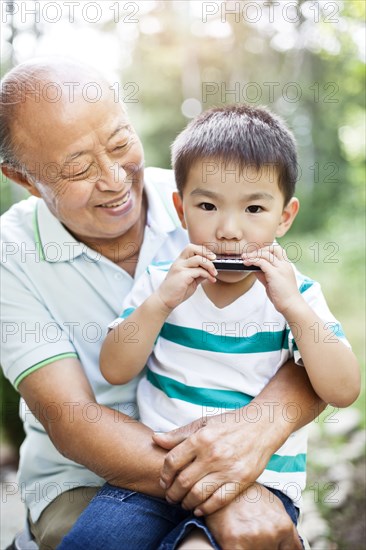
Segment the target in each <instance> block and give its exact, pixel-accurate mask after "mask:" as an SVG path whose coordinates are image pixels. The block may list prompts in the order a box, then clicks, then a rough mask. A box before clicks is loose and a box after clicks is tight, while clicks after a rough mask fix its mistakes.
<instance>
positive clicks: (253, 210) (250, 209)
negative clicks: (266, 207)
mask: <svg viewBox="0 0 366 550" xmlns="http://www.w3.org/2000/svg"><path fill="white" fill-rule="evenodd" d="M262 210H263V208H262V207H261V206H259V205H258V204H252V205H251V206H248V208H247V211H248V212H250V213H251V214H258V213H259V212H262Z"/></svg>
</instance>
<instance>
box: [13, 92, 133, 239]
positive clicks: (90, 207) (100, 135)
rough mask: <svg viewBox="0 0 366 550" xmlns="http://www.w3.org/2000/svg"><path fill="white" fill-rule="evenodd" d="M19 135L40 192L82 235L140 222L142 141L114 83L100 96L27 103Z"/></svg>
mask: <svg viewBox="0 0 366 550" xmlns="http://www.w3.org/2000/svg"><path fill="white" fill-rule="evenodd" d="M13 137H14V139H15V143H16V145H18V147H19V149H20V151H21V157H20V160H21V161H22V162H23V163H24V164H25V166H26V169H27V170H28V173H30V174H32V176H33V177H34V178H35V180H36V183H35V187H36V189H34V194H39V195H41V197H42V198H43V199H44V201H45V202H46V204H47V206H48V207H49V209H50V210H51V212H52V213H53V214H54V215H55V216H56V217H57V218H58V219H59V220H60V221H61V222H62V223H63V224H64V225H65V226H66V227H67V228H68V229H69V230H70V231H71V233H73V234H74V235H75V236H76V237H77V238H79V239H80V240H84V239H85V240H90V239H95V240H96V241H98V240H105V239H106V240H108V239H114V238H118V237H119V236H121V235H123V234H125V233H126V232H128V231H129V230H130V229H131V228H133V227H134V225H135V224H136V223H138V222H139V220H140V217H141V205H142V192H143V151H142V146H141V143H140V141H139V139H138V137H137V135H136V133H135V132H134V130H133V128H132V127H131V126H130V124H129V122H128V119H127V116H126V114H125V112H124V111H123V109H122V106H121V104H120V103H117V102H115V101H114V99H113V95H112V93H111V92H110V91H109V90H104V91H103V95H102V97H101V99H100V100H99V101H97V102H95V103H91V102H88V101H86V100H85V99H84V98H83V97H81V96H77V97H75V99H74V101H73V102H66V101H60V102H57V103H50V102H46V101H43V102H41V103H38V104H37V103H34V102H27V103H26V104H25V105H24V106H23V108H22V109H21V112H20V114H19V117H18V122H17V123H16V124H15V125H14V128H13ZM37 190H38V193H37ZM31 192H33V190H32V189H31Z"/></svg>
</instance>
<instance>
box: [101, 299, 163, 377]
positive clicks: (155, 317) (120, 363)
mask: <svg viewBox="0 0 366 550" xmlns="http://www.w3.org/2000/svg"><path fill="white" fill-rule="evenodd" d="M170 311H171V310H169V309H168V308H167V307H166V306H165V304H164V303H163V302H162V301H161V299H160V298H159V294H158V293H156V292H154V293H153V294H152V295H151V296H150V297H149V298H147V299H146V300H145V302H144V303H143V304H141V306H140V307H138V308H137V309H135V311H134V312H133V313H131V315H130V316H129V317H128V318H127V319H125V320H124V321H123V322H122V323H119V324H118V325H117V326H116V327H115V328H114V329H113V330H111V331H110V332H109V333H108V335H107V337H106V339H105V340H104V342H103V345H102V349H101V352H100V370H101V371H102V374H103V376H104V378H105V379H106V380H107V381H108V382H109V383H110V384H126V383H127V382H129V381H130V380H131V379H132V378H134V377H135V376H137V375H138V374H139V373H140V372H141V371H142V369H143V368H144V366H145V365H146V361H147V359H148V357H149V355H150V353H151V350H152V349H153V347H154V342H155V340H156V338H157V336H158V334H159V332H160V330H161V327H162V326H163V324H164V321H165V319H166V318H167V317H168V315H169V313H170ZM131 328H132V329H133V330H132V333H131V330H130V329H131Z"/></svg>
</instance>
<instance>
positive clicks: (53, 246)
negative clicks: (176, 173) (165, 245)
mask: <svg viewBox="0 0 366 550" xmlns="http://www.w3.org/2000/svg"><path fill="white" fill-rule="evenodd" d="M158 186H159V182H150V181H148V180H147V181H146V180H145V185H144V189H145V193H146V196H147V203H148V211H147V230H148V232H151V233H153V234H155V235H156V236H157V237H160V239H159V241H160V243H159V244H161V242H162V241H163V240H165V238H166V237H167V234H168V233H171V232H172V231H174V230H175V229H177V227H179V226H180V223H179V220H178V217H177V215H176V213H175V210H174V207H173V201H172V200H171V197H169V196H168V195H166V194H164V189H161V191H159V190H158ZM170 201H171V202H170ZM34 239H35V243H36V247H37V249H38V252H39V256H40V259H41V260H43V261H47V262H51V263H56V262H69V261H72V260H74V259H75V258H77V257H78V256H80V255H81V254H83V253H86V254H87V251H88V250H89V248H88V246H87V245H85V244H84V243H81V242H79V241H77V240H76V239H75V238H74V237H73V236H72V235H71V233H69V231H68V230H67V229H66V228H65V227H64V226H63V225H62V223H61V222H60V221H59V220H58V219H57V218H56V217H55V216H54V215H53V214H52V213H51V212H50V210H49V209H48V207H47V206H46V203H45V202H44V201H43V199H39V200H37V203H36V207H35V213H34ZM144 248H145V247H144Z"/></svg>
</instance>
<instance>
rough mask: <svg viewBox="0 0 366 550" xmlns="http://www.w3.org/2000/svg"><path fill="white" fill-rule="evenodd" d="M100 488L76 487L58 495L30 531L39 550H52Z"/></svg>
mask: <svg viewBox="0 0 366 550" xmlns="http://www.w3.org/2000/svg"><path fill="white" fill-rule="evenodd" d="M99 489H100V487H78V488H77V489H71V490H70V491H66V492H65V493H62V494H61V495H59V496H58V497H57V498H55V500H53V501H52V502H51V503H50V504H49V505H48V506H47V508H45V509H44V510H43V512H42V514H41V516H40V517H39V519H38V520H37V521H36V522H35V523H33V522H32V520H31V519H29V523H30V529H31V532H32V535H33V536H34V538H35V541H36V542H37V544H38V546H39V548H40V550H54V549H55V548H57V546H58V545H59V544H60V542H61V540H62V539H63V537H64V536H65V535H66V534H67V533H68V532H69V531H70V529H71V527H72V526H73V525H74V523H75V522H76V520H77V519H78V517H79V516H80V514H81V513H82V512H83V510H84V509H85V508H86V507H87V505H88V504H89V502H90V501H91V499H92V498H93V497H94V495H95V494H96V493H97V491H98V490H99Z"/></svg>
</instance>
